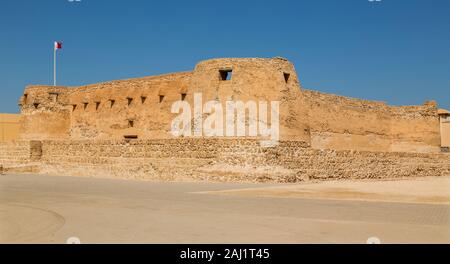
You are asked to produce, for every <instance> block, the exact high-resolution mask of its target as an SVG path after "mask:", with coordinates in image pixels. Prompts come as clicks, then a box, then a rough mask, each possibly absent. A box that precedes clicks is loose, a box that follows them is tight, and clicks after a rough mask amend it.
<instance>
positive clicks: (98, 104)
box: [95, 102, 100, 110]
mask: <svg viewBox="0 0 450 264" xmlns="http://www.w3.org/2000/svg"><path fill="white" fill-rule="evenodd" d="M99 107H100V102H95V110H98V108H99Z"/></svg>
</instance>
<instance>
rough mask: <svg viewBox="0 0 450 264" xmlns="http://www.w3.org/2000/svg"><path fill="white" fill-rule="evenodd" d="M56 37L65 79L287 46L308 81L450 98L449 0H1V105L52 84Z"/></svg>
mask: <svg viewBox="0 0 450 264" xmlns="http://www.w3.org/2000/svg"><path fill="white" fill-rule="evenodd" d="M55 40H61V41H63V42H64V46H63V50H62V52H61V53H60V77H59V84H61V85H71V86H77V85H82V84H88V83H96V82H101V81H108V80H115V79H122V78H131V77H141V76H147V75H156V74H162V73H168V72H176V71H187V70H191V69H192V68H193V67H194V65H195V64H196V63H197V62H198V61H200V60H204V59H208V58H213V57H274V56H282V57H286V58H288V59H289V60H291V61H292V62H293V63H294V64H295V66H296V68H297V71H298V74H299V76H300V80H301V82H302V84H303V86H304V87H306V88H308V89H314V90H319V91H323V92H329V93H336V94H341V95H346V96H352V97H358V98H364V99H371V100H381V101H387V102H388V103H390V104H394V105H411V104H422V103H423V102H424V101H426V100H430V99H435V100H437V101H438V103H439V105H440V107H444V108H447V109H450V1H448V0H432V1H429V0H382V2H378V3H372V2H369V1H368V0H303V1H300V0H292V1H283V0H282V1H280V0H272V1H263V0H255V1H251V0H247V1H242V0H240V1H235V0H222V1H211V0H191V1H158V2H157V1H148V0H127V1H125V0H122V1H119V0H81V2H80V3H71V2H69V0H39V1H38V0H1V1H0V89H1V97H0V100H1V101H0V112H11V113H14V112H17V111H18V107H17V100H18V98H19V97H20V95H21V94H22V92H23V88H24V87H25V85H28V84H51V83H52V78H53V77H52V74H53V73H52V72H53V57H52V56H53V50H52V49H53V41H55Z"/></svg>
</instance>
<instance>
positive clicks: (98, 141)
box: [0, 57, 450, 182]
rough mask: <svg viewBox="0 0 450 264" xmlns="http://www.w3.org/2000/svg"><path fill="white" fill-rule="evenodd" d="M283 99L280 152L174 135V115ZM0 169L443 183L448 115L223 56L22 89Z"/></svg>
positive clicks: (269, 62)
mask: <svg viewBox="0 0 450 264" xmlns="http://www.w3.org/2000/svg"><path fill="white" fill-rule="evenodd" d="M196 93H201V94H202V96H203V100H204V101H208V100H216V101H218V102H222V103H225V102H226V101H232V100H240V101H244V102H245V101H249V100H254V101H261V100H263V101H279V102H280V108H279V113H280V120H279V124H280V125H279V130H280V143H279V144H278V145H276V146H272V147H262V146H261V145H260V144H259V142H260V138H257V137H217V138H215V137H212V138H207V137H195V136H192V137H174V136H173V135H172V134H171V133H170V130H171V122H172V120H173V118H174V117H175V115H174V114H173V113H172V112H171V106H172V104H173V103H174V102H176V101H180V100H182V101H187V102H189V103H192V102H193V100H194V98H193V97H194V94H196ZM19 105H20V109H21V115H20V121H19V122H18V123H19V139H18V140H14V141H5V142H2V143H1V144H0V164H1V165H2V169H3V171H6V172H7V171H10V172H34V173H43V174H54V175H71V176H89V177H114V178H121V179H143V180H171V181H192V180H209V181H243V182H297V181H304V180H326V179H378V178H401V177H413V176H444V175H445V176H449V175H450V154H448V153H447V152H448V148H449V147H450V112H448V111H445V110H443V109H440V110H439V109H438V108H437V105H436V103H434V102H426V103H424V104H423V105H419V106H389V105H387V104H386V103H383V102H374V101H366V100H360V99H353V98H347V97H343V96H337V95H331V94H324V93H320V92H316V91H311V90H306V89H303V88H302V86H301V84H300V80H299V77H298V75H297V72H296V70H295V68H294V66H293V64H292V63H290V62H289V61H287V60H286V59H283V58H279V57H276V58H269V59H263V58H248V59H245V58H239V59H238V58H226V59H212V60H207V61H202V62H200V63H198V64H197V65H196V67H195V69H194V70H193V71H192V72H181V73H172V74H166V75H161V76H152V77H144V78H137V79H129V80H119V81H111V82H105V83H100V84H92V85H86V86H81V87H60V86H56V87H55V86H42V85H39V86H28V87H26V89H25V91H24V93H23V96H22V97H21V98H20V100H19Z"/></svg>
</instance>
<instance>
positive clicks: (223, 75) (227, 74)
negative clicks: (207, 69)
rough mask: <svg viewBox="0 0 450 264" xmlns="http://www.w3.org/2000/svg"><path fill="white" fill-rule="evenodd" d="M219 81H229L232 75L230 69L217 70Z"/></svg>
mask: <svg viewBox="0 0 450 264" xmlns="http://www.w3.org/2000/svg"><path fill="white" fill-rule="evenodd" d="M219 73H220V80H222V81H230V80H231V77H232V75H233V70H232V69H225V70H219Z"/></svg>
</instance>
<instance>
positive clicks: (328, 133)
mask: <svg viewBox="0 0 450 264" xmlns="http://www.w3.org/2000/svg"><path fill="white" fill-rule="evenodd" d="M302 92H303V95H304V98H305V105H306V107H307V108H308V109H309V124H310V129H311V145H312V147H313V148H316V149H335V150H361V151H392V152H422V153H427V152H429V153H431V152H439V145H440V132H439V119H438V115H437V108H436V105H435V104H424V105H422V106H401V107H398V106H389V105H387V104H385V103H384V102H374V101H367V100H360V99H354V98H348V97H344V96H338V95H332V94H325V93H320V92H316V91H310V90H305V89H304V90H303V91H302Z"/></svg>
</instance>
